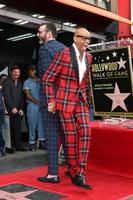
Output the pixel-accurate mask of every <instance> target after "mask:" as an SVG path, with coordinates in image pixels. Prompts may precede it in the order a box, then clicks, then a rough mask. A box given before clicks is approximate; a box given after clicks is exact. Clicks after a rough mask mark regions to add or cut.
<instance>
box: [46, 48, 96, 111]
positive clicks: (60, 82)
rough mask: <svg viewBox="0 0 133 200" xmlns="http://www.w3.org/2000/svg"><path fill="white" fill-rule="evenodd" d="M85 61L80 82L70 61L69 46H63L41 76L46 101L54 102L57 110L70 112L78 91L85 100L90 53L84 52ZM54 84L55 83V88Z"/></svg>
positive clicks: (77, 96)
mask: <svg viewBox="0 0 133 200" xmlns="http://www.w3.org/2000/svg"><path fill="white" fill-rule="evenodd" d="M73 51H74V48H73ZM74 54H75V51H74ZM73 58H74V59H75V60H76V54H75V55H73ZM86 61H87V62H86V63H87V70H86V72H85V74H84V77H83V80H82V82H81V83H80V84H79V77H78V75H77V70H76V68H75V66H74V64H73V63H72V55H71V52H70V48H65V49H64V50H63V51H62V52H60V53H57V54H56V56H55V58H54V60H53V62H52V63H51V64H50V66H49V68H48V69H47V71H46V73H45V74H44V76H43V78H42V81H43V83H44V92H46V96H47V99H48V103H52V102H56V109H57V110H62V111H65V112H72V111H73V110H74V107H75V105H76V102H77V100H78V98H79V95H78V93H79V91H81V93H82V96H83V97H84V99H85V101H86V102H87V96H86V92H87V87H88V77H89V71H90V70H89V64H91V62H92V56H91V55H90V54H87V53H86ZM54 84H56V87H57V88H56V89H55V87H54ZM55 90H56V94H55Z"/></svg>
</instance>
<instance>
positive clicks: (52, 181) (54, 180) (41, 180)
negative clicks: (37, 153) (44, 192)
mask: <svg viewBox="0 0 133 200" xmlns="http://www.w3.org/2000/svg"><path fill="white" fill-rule="evenodd" d="M37 180H38V181H40V182H44V183H46V182H47V183H60V179H59V177H58V176H57V177H52V178H47V176H44V177H38V178H37Z"/></svg>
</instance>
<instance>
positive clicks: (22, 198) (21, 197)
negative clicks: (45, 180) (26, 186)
mask: <svg viewBox="0 0 133 200" xmlns="http://www.w3.org/2000/svg"><path fill="white" fill-rule="evenodd" d="M36 191H38V190H30V191H26V192H25V191H24V192H17V193H9V192H6V191H3V190H0V198H3V199H6V200H13V199H15V200H30V199H29V198H26V197H27V196H28V195H30V194H32V193H34V192H36Z"/></svg>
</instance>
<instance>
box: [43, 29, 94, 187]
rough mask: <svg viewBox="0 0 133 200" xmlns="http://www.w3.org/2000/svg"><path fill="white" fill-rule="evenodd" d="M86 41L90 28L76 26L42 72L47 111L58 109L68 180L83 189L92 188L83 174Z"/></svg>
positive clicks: (87, 134)
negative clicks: (67, 45)
mask: <svg viewBox="0 0 133 200" xmlns="http://www.w3.org/2000/svg"><path fill="white" fill-rule="evenodd" d="M89 43H90V32H88V31H87V30H86V29H85V28H78V29H77V30H76V32H75V34H74V43H73V45H72V46H71V47H70V48H65V49H64V50H63V51H61V52H60V53H57V54H56V56H55V58H54V60H53V62H52V63H51V64H50V66H49V68H48V70H47V71H46V73H45V74H44V76H43V82H44V89H45V92H46V95H47V99H48V111H49V112H52V113H53V114H54V113H55V112H56V111H58V112H59V116H60V121H61V125H62V127H63V130H64V134H65V140H66V145H67V156H68V169H69V175H70V177H71V181H72V183H73V184H75V185H77V186H80V187H83V188H86V189H92V187H91V185H89V184H87V183H86V178H85V177H86V167H87V159H88V153H89V146H90V125H89V123H90V120H89V105H88V102H87V89H88V87H89V84H88V82H89V67H90V64H91V62H92V56H91V55H90V54H87V53H86V48H87V46H88V45H89ZM54 84H56V85H57V88H56V92H55V87H54ZM67 174H68V173H67Z"/></svg>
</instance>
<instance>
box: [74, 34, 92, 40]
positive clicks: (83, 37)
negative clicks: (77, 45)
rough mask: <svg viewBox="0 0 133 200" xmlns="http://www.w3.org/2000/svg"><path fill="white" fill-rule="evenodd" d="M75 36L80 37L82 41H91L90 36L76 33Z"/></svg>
mask: <svg viewBox="0 0 133 200" xmlns="http://www.w3.org/2000/svg"><path fill="white" fill-rule="evenodd" d="M76 37H80V38H82V40H83V41H86V40H89V41H91V38H90V37H87V36H83V35H76Z"/></svg>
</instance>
